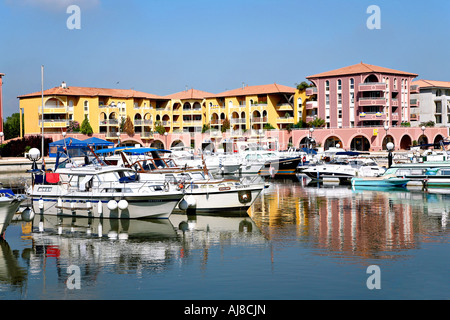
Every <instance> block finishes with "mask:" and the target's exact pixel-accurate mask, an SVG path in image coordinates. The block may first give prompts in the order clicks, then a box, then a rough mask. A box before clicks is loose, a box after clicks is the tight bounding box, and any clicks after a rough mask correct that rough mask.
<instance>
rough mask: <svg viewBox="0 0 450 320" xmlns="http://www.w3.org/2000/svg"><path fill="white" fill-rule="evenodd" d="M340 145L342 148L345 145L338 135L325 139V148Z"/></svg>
mask: <svg viewBox="0 0 450 320" xmlns="http://www.w3.org/2000/svg"><path fill="white" fill-rule="evenodd" d="M338 145H339V147H340V148H342V147H343V144H342V141H341V139H339V138H338V137H335V136H332V137H329V138H327V140H325V143H324V146H323V148H324V150H328V149H330V148H331V147H335V148H337V146H338Z"/></svg>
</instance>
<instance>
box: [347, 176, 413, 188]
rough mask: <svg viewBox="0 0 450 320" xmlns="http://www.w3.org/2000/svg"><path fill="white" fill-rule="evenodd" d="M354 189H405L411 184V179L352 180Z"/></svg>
mask: <svg viewBox="0 0 450 320" xmlns="http://www.w3.org/2000/svg"><path fill="white" fill-rule="evenodd" d="M351 182H352V186H353V187H386V188H392V187H396V188H404V187H406V185H407V184H408V182H409V179H403V178H389V179H383V178H379V179H378V178H372V179H371V178H352V180H351Z"/></svg>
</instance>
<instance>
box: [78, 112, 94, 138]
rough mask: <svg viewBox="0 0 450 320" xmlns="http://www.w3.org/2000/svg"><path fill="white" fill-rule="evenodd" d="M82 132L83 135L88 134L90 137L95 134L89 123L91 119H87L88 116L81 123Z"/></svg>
mask: <svg viewBox="0 0 450 320" xmlns="http://www.w3.org/2000/svg"><path fill="white" fill-rule="evenodd" d="M80 132H81V133H83V134H87V135H90V134H92V133H94V131H93V130H92V127H91V124H90V123H89V119H88V118H87V116H85V117H84V120H83V122H82V123H81V128H80Z"/></svg>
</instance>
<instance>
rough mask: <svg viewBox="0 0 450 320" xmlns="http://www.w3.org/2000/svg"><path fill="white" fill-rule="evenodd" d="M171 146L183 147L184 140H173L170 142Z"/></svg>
mask: <svg viewBox="0 0 450 320" xmlns="http://www.w3.org/2000/svg"><path fill="white" fill-rule="evenodd" d="M170 147H171V148H173V147H184V142H183V141H181V140H174V141H173V142H172V144H171V145H170Z"/></svg>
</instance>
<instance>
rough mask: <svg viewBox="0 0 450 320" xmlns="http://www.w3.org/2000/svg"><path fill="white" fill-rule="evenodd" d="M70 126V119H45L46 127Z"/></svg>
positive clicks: (40, 124) (40, 123)
mask: <svg viewBox="0 0 450 320" xmlns="http://www.w3.org/2000/svg"><path fill="white" fill-rule="evenodd" d="M68 126H69V120H59V119H54V120H44V128H66V127H68ZM39 127H42V120H39Z"/></svg>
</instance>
